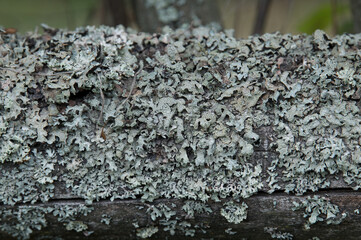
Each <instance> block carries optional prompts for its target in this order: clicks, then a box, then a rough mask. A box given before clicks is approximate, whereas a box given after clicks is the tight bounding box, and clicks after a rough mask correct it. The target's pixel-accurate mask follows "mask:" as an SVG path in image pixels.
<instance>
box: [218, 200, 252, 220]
mask: <svg viewBox="0 0 361 240" xmlns="http://www.w3.org/2000/svg"><path fill="white" fill-rule="evenodd" d="M247 208H248V206H247V204H246V203H245V202H242V204H239V203H234V202H233V201H229V202H227V203H225V204H224V206H223V208H222V209H221V215H222V216H223V217H225V218H226V219H227V221H228V222H230V223H235V224H237V223H240V222H242V221H243V220H245V219H246V218H247Z"/></svg>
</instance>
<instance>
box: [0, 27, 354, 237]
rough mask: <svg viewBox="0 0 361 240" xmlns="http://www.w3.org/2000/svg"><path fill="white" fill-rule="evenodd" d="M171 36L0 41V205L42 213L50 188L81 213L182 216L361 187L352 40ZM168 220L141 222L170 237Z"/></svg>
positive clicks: (115, 34)
mask: <svg viewBox="0 0 361 240" xmlns="http://www.w3.org/2000/svg"><path fill="white" fill-rule="evenodd" d="M166 31H167V32H166V33H164V34H159V35H149V34H145V33H134V32H131V31H129V32H127V31H125V29H124V28H123V27H121V26H119V27H117V28H111V27H104V26H102V27H99V28H95V27H86V28H79V29H77V30H75V31H68V32H66V31H63V30H59V31H56V32H55V33H54V34H53V35H52V36H51V38H50V40H45V38H44V39H43V38H42V37H41V36H38V35H34V34H33V35H29V36H27V37H25V36H16V35H1V38H0V42H1V44H0V52H1V53H2V54H3V57H2V58H1V60H0V61H1V62H0V71H1V75H0V80H1V81H0V83H1V85H0V163H1V165H0V201H1V203H3V204H6V205H8V204H9V205H15V204H17V203H35V202H37V201H43V202H46V201H48V200H49V199H52V198H56V197H58V196H54V188H55V184H54V183H59V184H60V185H64V186H65V187H66V190H67V191H68V192H67V194H69V195H71V196H72V197H75V198H82V199H84V200H85V201H86V203H88V204H91V203H92V202H93V201H99V200H101V199H105V198H106V199H110V200H115V199H132V198H141V199H142V200H143V201H148V202H150V201H153V200H156V199H159V198H175V199H184V200H186V201H189V200H192V201H194V202H192V203H191V202H190V203H185V205H184V209H183V210H184V211H185V212H186V215H189V216H190V217H191V216H194V215H197V214H210V213H211V212H210V211H209V209H208V208H207V205H201V204H205V202H207V201H220V200H222V199H224V198H230V199H233V200H234V201H236V202H237V201H239V200H240V199H242V198H247V197H250V196H252V195H253V194H256V193H257V192H258V191H260V190H263V191H268V192H269V193H271V192H273V191H275V190H284V191H286V192H288V193H296V194H303V193H305V192H306V191H310V190H311V191H317V190H318V189H320V188H327V187H328V186H329V185H330V182H329V180H328V179H329V178H330V177H335V176H341V180H343V181H344V182H345V183H346V184H348V185H349V186H350V187H352V188H354V189H359V188H360V186H361V175H360V171H359V164H360V163H361V149H360V143H361V138H360V135H361V118H360V108H361V107H360V103H359V101H360V93H359V89H361V86H360V77H359V75H360V74H359V69H360V67H359V65H360V63H359V62H358V61H354V59H355V58H356V57H357V54H358V53H357V51H353V50H352V49H353V47H354V46H356V45H357V44H358V42H359V36H358V35H343V36H338V37H335V38H332V39H331V38H329V37H328V36H327V35H325V34H324V33H323V32H322V31H317V32H315V34H314V35H313V36H306V35H297V36H292V35H280V34H277V33H275V34H265V35H263V36H254V37H250V38H248V39H240V40H236V39H235V38H233V37H232V36H231V35H230V33H229V32H227V33H222V32H218V31H215V30H214V29H210V28H207V27H198V28H181V29H177V30H171V29H167V30H166ZM143 65H144V66H143ZM141 66H143V68H142V69H141ZM138 71H139V73H138V74H137V72H138ZM133 83H134V89H133V91H132V92H130V90H131V86H132V84H133ZM102 96H104V98H103V97H102ZM128 96H129V98H128V99H127V97H128ZM125 99H126V101H124V100H125ZM261 153H262V154H261ZM271 153H272V154H273V155H272V154H271ZM275 153H276V154H275ZM260 156H261V157H260ZM193 203H194V204H193ZM225 207H226V208H225V209H224V210H223V211H224V214H225V215H227V216H228V214H227V212H229V211H226V209H227V207H228V208H231V206H228V205H227V206H225ZM192 208H193V209H192ZM239 208H240V209H241V210H242V209H243V210H244V207H242V205H241V206H239ZM174 209H175V207H174V206H171V205H169V206H168V205H165V206H161V205H159V206H158V205H155V206H154V208H149V210H148V214H150V216H151V219H154V220H160V222H161V224H162V226H164V227H165V228H167V229H164V230H167V231H170V232H171V233H173V232H175V231H177V230H179V231H181V230H180V229H182V228H181V226H179V224H180V223H181V222H182V221H176V220H175V219H174V218H175V210H174ZM237 209H238V208H237ZM243 210H242V211H243ZM242 211H241V212H242ZM240 216H244V215H242V214H241V215H240ZM228 217H229V216H228ZM241 218H242V217H239V218H232V219H233V220H231V221H237V222H238V221H239V220H240V219H241ZM39 219H40V217H39ZM230 219H231V218H230ZM236 219H237V220H236ZM39 221H40V220H39ZM72 221H76V219H73V220H72ZM173 221H174V222H173ZM85 224H86V223H85ZM183 225H184V226H186V227H184V229H188V233H187V234H189V235H192V231H193V230H192V229H193V227H194V226H192V227H188V224H186V223H184V224H183ZM185 231H186V230H185Z"/></svg>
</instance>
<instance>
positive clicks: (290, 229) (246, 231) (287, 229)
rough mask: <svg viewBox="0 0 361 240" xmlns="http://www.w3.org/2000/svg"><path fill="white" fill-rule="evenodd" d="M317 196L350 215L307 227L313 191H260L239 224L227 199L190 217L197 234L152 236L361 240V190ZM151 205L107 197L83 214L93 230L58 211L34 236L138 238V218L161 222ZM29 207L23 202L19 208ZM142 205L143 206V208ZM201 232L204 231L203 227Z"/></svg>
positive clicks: (160, 234) (144, 221) (142, 223)
mask: <svg viewBox="0 0 361 240" xmlns="http://www.w3.org/2000/svg"><path fill="white" fill-rule="evenodd" d="M318 195H320V196H323V197H326V198H327V199H329V200H330V201H331V202H333V203H335V204H337V205H339V206H342V209H341V210H342V211H343V212H348V213H349V216H348V219H347V220H346V221H344V222H342V223H341V224H340V225H337V227H335V225H328V224H326V223H322V222H320V223H317V224H315V225H314V226H312V227H311V229H309V230H307V229H305V228H304V223H305V219H304V218H303V217H302V214H300V212H299V211H293V210H292V208H293V207H294V206H293V201H301V200H304V199H305V198H306V197H307V196H309V194H306V195H304V196H292V195H287V194H284V193H276V194H272V195H269V194H262V193H260V194H257V195H254V196H252V197H250V198H248V199H246V200H245V202H246V203H247V205H248V216H247V220H245V221H243V222H241V223H239V224H230V223H228V222H227V221H226V220H225V219H224V218H223V217H222V216H221V215H220V214H219V211H220V209H221V208H222V203H221V202H220V203H212V204H211V208H212V210H213V214H211V215H209V214H199V215H196V216H194V217H193V218H188V219H187V220H186V221H187V222H189V223H191V224H192V225H196V224H200V223H202V224H203V228H204V229H203V230H205V233H202V231H197V232H196V234H195V235H194V237H190V236H188V237H187V236H184V232H182V231H181V230H176V231H175V235H173V236H171V235H170V234H169V232H164V231H159V232H158V233H156V234H154V235H153V236H152V238H151V239H165V238H167V237H168V238H169V237H171V238H172V239H200V238H209V237H210V236H211V237H213V238H214V239H240V238H247V239H270V238H271V235H270V234H269V233H267V232H266V231H265V229H266V228H272V227H273V228H277V230H275V231H274V232H275V233H289V234H292V235H293V236H294V237H295V239H311V238H312V237H315V236H320V235H322V236H323V237H324V238H327V239H335V240H336V239H340V240H341V239H345V236H347V239H359V237H360V234H361V230H360V228H359V227H360V220H361V214H358V213H355V212H354V211H355V210H356V209H359V207H360V202H361V195H360V192H354V191H332V190H330V191H322V192H320V193H319V194H318ZM160 203H165V204H170V203H174V204H176V206H177V207H176V208H175V209H176V211H177V216H179V217H183V218H184V217H186V216H185V214H184V212H182V209H181V208H182V206H183V204H184V201H180V200H175V199H159V200H156V201H154V202H153V203H151V205H155V206H156V205H157V204H160ZM83 204H84V201H80V200H72V199H69V200H60V201H51V202H48V203H44V204H36V206H42V207H46V206H52V207H53V206H54V205H63V206H69V205H70V206H76V205H83ZM148 205H149V204H147V203H142V202H141V201H139V200H122V201H117V200H116V201H113V202H111V201H108V200H102V201H99V202H96V203H94V204H93V205H92V206H93V207H94V210H93V211H92V212H91V213H90V214H89V215H88V216H79V218H77V221H83V222H86V223H87V225H88V226H89V230H92V229H93V230H96V231H94V232H92V231H84V232H79V233H77V232H75V231H66V229H65V226H64V224H63V223H60V222H58V221H57V219H56V217H54V216H53V215H51V214H50V215H47V216H46V219H47V221H48V223H49V224H48V226H46V227H44V228H43V229H42V231H36V232H34V234H33V235H32V238H31V239H38V238H44V237H45V238H47V239H53V238H56V237H58V238H62V239H135V238H136V237H137V236H136V229H135V228H134V226H133V224H132V223H134V222H137V223H138V224H139V227H140V228H142V227H147V226H149V225H154V226H158V225H159V222H157V221H155V222H153V221H152V220H151V219H150V217H149V216H148V214H147V213H146V209H147V206H148ZM21 206H27V207H28V205H24V204H21V205H19V206H17V207H7V208H10V209H11V208H18V207H21ZM139 207H143V208H142V209H139ZM103 214H106V215H108V216H109V217H110V218H111V221H110V223H109V225H107V224H105V223H101V219H102V217H101V216H102V215H103ZM228 228H232V232H234V234H227V233H226V232H225V230H226V229H228ZM198 230H199V229H198ZM0 238H1V239H12V238H11V236H9V235H6V234H4V233H1V234H0Z"/></svg>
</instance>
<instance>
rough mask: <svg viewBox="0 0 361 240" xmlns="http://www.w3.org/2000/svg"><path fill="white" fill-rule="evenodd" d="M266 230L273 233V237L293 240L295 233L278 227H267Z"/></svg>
mask: <svg viewBox="0 0 361 240" xmlns="http://www.w3.org/2000/svg"><path fill="white" fill-rule="evenodd" d="M264 232H265V233H268V234H270V235H271V238H272V239H283V240H292V239H293V235H292V234H291V233H288V232H280V231H277V228H272V227H265V228H264Z"/></svg>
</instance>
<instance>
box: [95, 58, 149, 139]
mask: <svg viewBox="0 0 361 240" xmlns="http://www.w3.org/2000/svg"><path fill="white" fill-rule="evenodd" d="M139 65H140V66H139V69H138V71H137V72H136V73H135V74H134V77H133V82H132V85H131V87H130V91H129V94H128V96H127V97H126V98H125V99H124V100H123V101H122V102H121V103H120V105H119V106H118V108H119V107H121V106H123V104H124V103H125V102H126V101H127V100H128V99H129V97H130V95H131V94H132V92H133V90H134V87H135V83H136V80H137V76H138V74H139V73H140V72H141V71H142V70H143V66H144V64H143V61H141V62H140V64H139ZM119 115H120V113H119V114H118V115H117V116H116V117H115V118H117V117H118V116H119ZM108 121H109V119H108V120H107V121H106V122H105V123H104V125H103V127H102V130H101V137H102V138H103V139H104V140H105V134H104V131H103V130H104V127H105V126H106V125H107V123H108Z"/></svg>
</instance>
